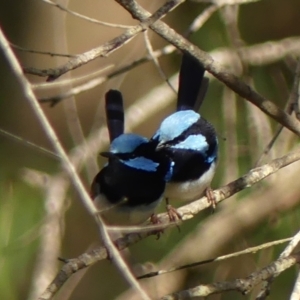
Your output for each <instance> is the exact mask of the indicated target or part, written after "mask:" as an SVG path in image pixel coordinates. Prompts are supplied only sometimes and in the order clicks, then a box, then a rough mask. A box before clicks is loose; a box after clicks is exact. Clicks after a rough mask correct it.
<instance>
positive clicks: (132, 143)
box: [110, 133, 148, 154]
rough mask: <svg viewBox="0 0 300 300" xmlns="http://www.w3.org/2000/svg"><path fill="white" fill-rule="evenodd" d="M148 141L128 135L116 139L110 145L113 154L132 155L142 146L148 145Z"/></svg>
mask: <svg viewBox="0 0 300 300" xmlns="http://www.w3.org/2000/svg"><path fill="white" fill-rule="evenodd" d="M147 142H148V139H147V138H145V137H142V136H140V135H137V134H133V133H126V134H122V135H120V136H118V137H117V138H115V139H114V140H113V141H112V143H111V145H110V152H112V153H117V154H118V153H131V152H133V151H134V150H135V149H136V148H137V147H138V146H140V145H141V144H144V143H147Z"/></svg>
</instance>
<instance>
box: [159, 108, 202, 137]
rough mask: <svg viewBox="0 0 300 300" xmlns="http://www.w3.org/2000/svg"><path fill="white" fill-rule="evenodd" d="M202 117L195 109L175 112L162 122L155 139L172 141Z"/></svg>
mask: <svg viewBox="0 0 300 300" xmlns="http://www.w3.org/2000/svg"><path fill="white" fill-rule="evenodd" d="M200 118H201V116H200V115H199V114H198V113H196V112H194V111H193V110H182V111H178V112H175V113H174V114H172V115H171V116H169V117H167V118H166V119H165V120H164V121H163V122H162V123H161V126H160V128H159V129H158V131H157V132H156V134H155V135H154V136H153V139H158V141H159V142H166V141H171V140H173V139H175V138H177V137H178V136H180V135H181V134H182V133H183V132H184V131H185V130H187V129H188V128H189V127H191V126H192V125H193V124H194V123H196V122H197V121H198V120H199V119H200Z"/></svg>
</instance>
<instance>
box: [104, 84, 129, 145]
mask: <svg viewBox="0 0 300 300" xmlns="http://www.w3.org/2000/svg"><path fill="white" fill-rule="evenodd" d="M105 113H106V123H107V128H108V133H109V138H110V142H112V141H113V140H114V139H115V138H116V137H118V136H119V135H121V134H123V133H124V108H123V97H122V94H121V92H119V91H117V90H109V91H108V92H107V93H106V94H105Z"/></svg>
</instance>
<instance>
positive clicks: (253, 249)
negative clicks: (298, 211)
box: [137, 238, 292, 279]
mask: <svg viewBox="0 0 300 300" xmlns="http://www.w3.org/2000/svg"><path fill="white" fill-rule="evenodd" d="M291 239H292V238H286V239H281V240H278V241H273V242H269V243H265V244H262V245H259V246H255V247H250V248H247V249H245V250H242V251H238V252H233V253H230V254H227V255H222V256H218V257H215V258H210V259H206V260H202V261H198V262H194V263H191V264H187V265H183V266H179V267H173V268H171V269H168V270H159V271H154V272H150V273H147V274H144V275H141V276H138V277H137V279H144V278H151V277H155V276H160V275H163V274H167V273H171V272H175V271H179V270H183V269H187V268H193V267H197V266H201V265H204V264H208V263H212V262H217V261H222V260H226V259H229V258H233V257H238V256H241V255H245V254H249V253H252V254H255V253H256V252H257V251H260V250H264V249H267V248H270V247H274V246H277V245H280V244H283V243H286V242H289V241H290V240H291Z"/></svg>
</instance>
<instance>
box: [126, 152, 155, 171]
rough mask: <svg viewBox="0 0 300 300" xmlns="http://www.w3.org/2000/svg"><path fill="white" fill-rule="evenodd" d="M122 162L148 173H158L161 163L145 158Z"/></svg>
mask: <svg viewBox="0 0 300 300" xmlns="http://www.w3.org/2000/svg"><path fill="white" fill-rule="evenodd" d="M121 162H122V163H123V164H125V165H126V166H128V167H130V168H134V169H138V170H142V171H148V172H156V171H157V168H158V166H159V163H155V162H154V161H153V160H151V159H148V158H145V157H143V156H140V157H136V158H133V159H129V160H121Z"/></svg>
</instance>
